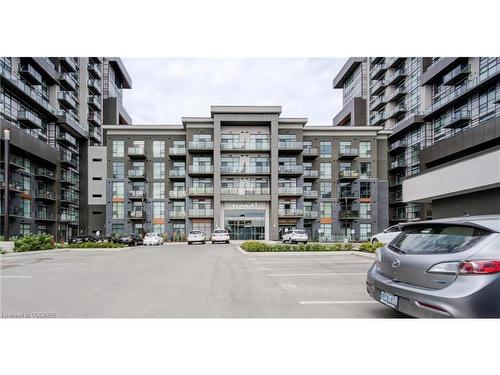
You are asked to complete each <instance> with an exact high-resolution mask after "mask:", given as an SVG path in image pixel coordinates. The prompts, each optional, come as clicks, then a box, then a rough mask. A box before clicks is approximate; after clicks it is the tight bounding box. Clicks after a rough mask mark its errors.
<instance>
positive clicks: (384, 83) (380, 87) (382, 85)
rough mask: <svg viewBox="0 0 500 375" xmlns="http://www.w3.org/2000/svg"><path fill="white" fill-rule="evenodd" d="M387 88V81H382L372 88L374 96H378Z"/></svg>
mask: <svg viewBox="0 0 500 375" xmlns="http://www.w3.org/2000/svg"><path fill="white" fill-rule="evenodd" d="M386 87H387V81H386V80H383V79H381V80H380V81H377V82H376V83H374V84H373V85H372V86H371V91H372V95H378V94H379V93H380V92H382V91H383V90H384V89H385V88H386Z"/></svg>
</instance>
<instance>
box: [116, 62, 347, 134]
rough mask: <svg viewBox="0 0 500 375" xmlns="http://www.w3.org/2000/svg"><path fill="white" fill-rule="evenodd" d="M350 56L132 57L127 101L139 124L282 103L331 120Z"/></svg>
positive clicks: (292, 113)
mask: <svg viewBox="0 0 500 375" xmlns="http://www.w3.org/2000/svg"><path fill="white" fill-rule="evenodd" d="M346 60H347V59H339V58H335V59H324V58H321V59H320V58H310V59H304V58H288V59H284V58H280V59H275V58H272V59H271V58H260V59H257V58H254V59H243V58H238V59H233V58H231V59H228V58H226V59H224V58H199V59H184V58H182V59H181V58H168V59H167V58H165V59H158V58H151V59H144V58H127V59H124V63H125V66H126V67H127V70H128V71H129V73H130V75H131V77H132V80H133V88H132V89H131V90H124V104H125V107H126V108H127V110H128V112H129V113H130V115H131V116H132V119H133V121H134V123H135V124H180V122H181V117H183V116H209V115H210V106H211V105H222V104H226V105H281V106H282V107H283V112H282V116H284V117H308V118H309V124H310V125H329V124H331V123H332V118H333V117H334V116H335V115H336V114H337V113H338V111H340V109H341V107H342V92H341V90H333V89H332V80H333V77H334V76H335V74H336V73H337V72H338V71H339V70H340V68H341V67H342V65H343V64H344V63H345V61H346Z"/></svg>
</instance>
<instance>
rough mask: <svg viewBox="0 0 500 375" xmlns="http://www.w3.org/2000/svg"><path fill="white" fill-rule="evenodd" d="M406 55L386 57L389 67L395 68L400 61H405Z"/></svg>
mask: <svg viewBox="0 0 500 375" xmlns="http://www.w3.org/2000/svg"><path fill="white" fill-rule="evenodd" d="M404 59H405V58H404V57H391V58H388V59H386V64H387V68H389V69H391V68H395V67H396V66H397V65H398V64H399V63H401V62H403V61H404Z"/></svg>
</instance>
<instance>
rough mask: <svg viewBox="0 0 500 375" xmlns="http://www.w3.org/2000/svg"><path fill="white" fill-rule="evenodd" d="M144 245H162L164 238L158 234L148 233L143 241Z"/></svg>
mask: <svg viewBox="0 0 500 375" xmlns="http://www.w3.org/2000/svg"><path fill="white" fill-rule="evenodd" d="M143 243H144V245H149V246H152V245H162V244H163V237H162V236H160V235H159V234H158V233H146V235H145V236H144V240H143Z"/></svg>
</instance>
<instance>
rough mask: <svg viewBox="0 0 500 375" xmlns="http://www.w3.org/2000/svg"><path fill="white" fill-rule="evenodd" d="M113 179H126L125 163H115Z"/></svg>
mask: <svg viewBox="0 0 500 375" xmlns="http://www.w3.org/2000/svg"><path fill="white" fill-rule="evenodd" d="M112 169H113V178H125V164H124V163H123V161H114V162H113V167H112Z"/></svg>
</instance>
